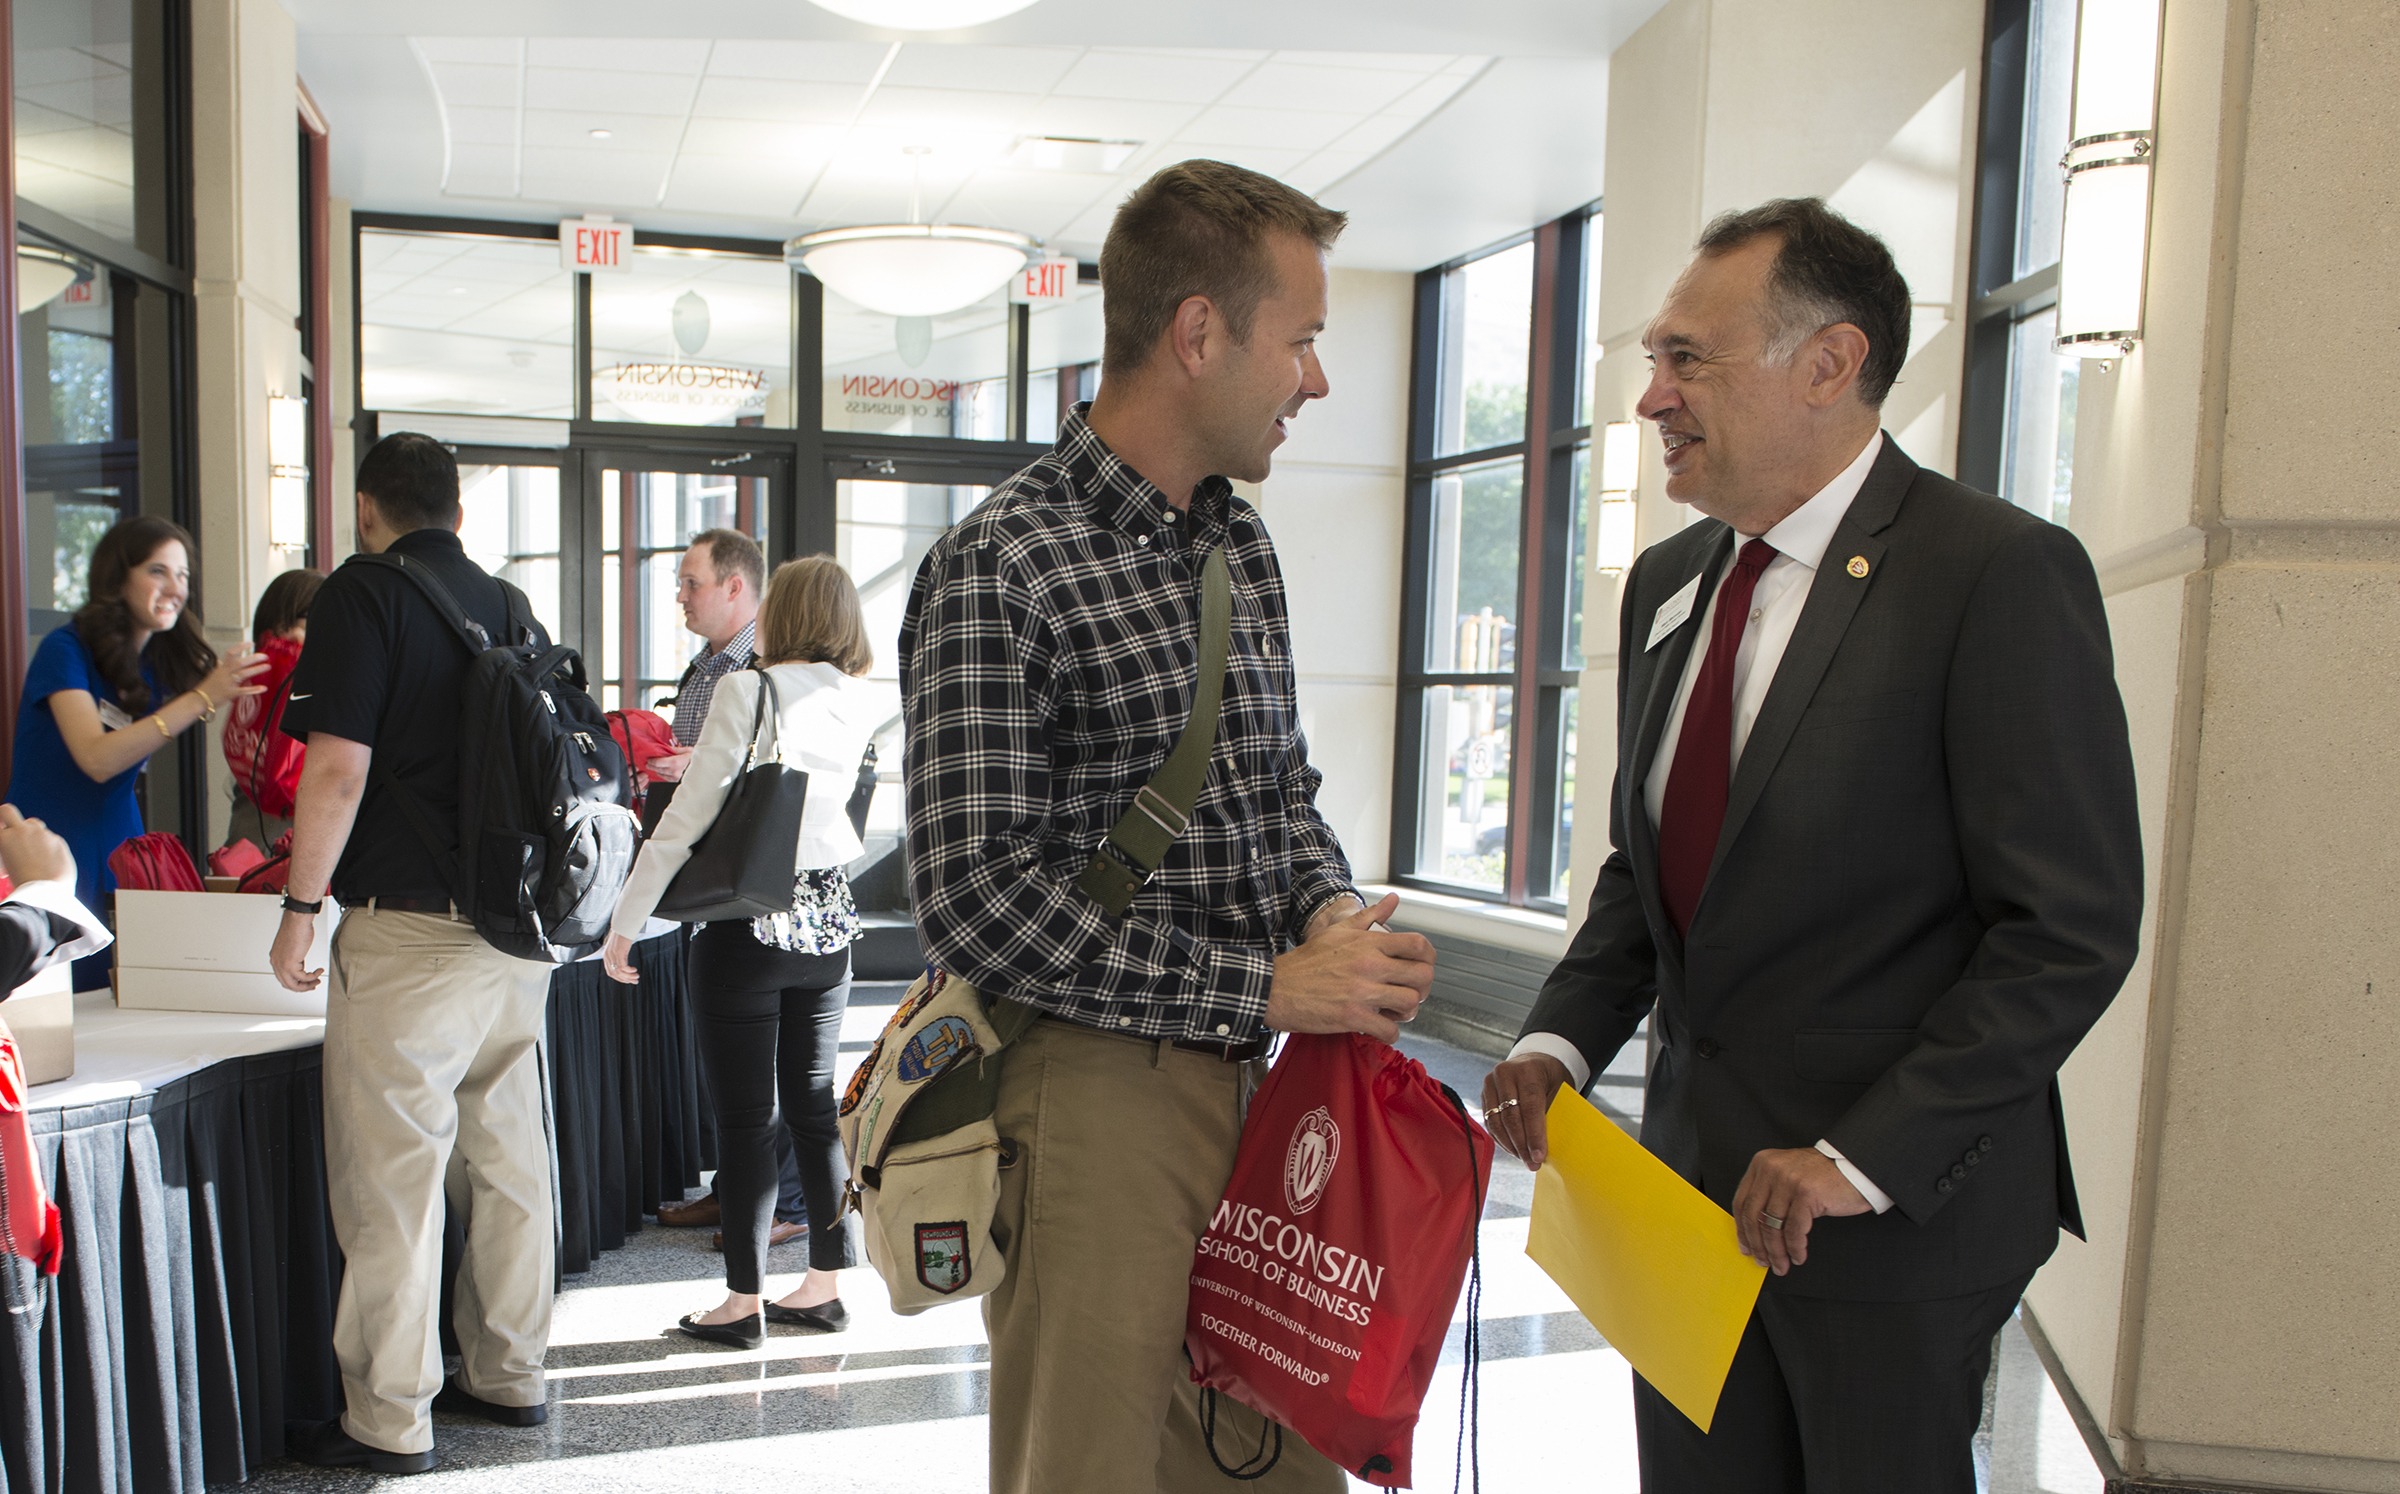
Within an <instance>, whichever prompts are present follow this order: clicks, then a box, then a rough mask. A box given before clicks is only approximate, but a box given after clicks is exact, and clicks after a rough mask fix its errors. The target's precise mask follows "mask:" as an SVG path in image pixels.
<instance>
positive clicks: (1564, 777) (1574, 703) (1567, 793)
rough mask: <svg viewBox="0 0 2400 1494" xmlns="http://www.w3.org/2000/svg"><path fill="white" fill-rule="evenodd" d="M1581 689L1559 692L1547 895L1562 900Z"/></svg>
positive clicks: (1570, 835) (1571, 819)
mask: <svg viewBox="0 0 2400 1494" xmlns="http://www.w3.org/2000/svg"><path fill="white" fill-rule="evenodd" d="M1582 703H1583V692H1582V691H1581V690H1579V689H1577V688H1576V687H1575V686H1573V685H1569V686H1568V687H1567V688H1566V689H1564V690H1561V691H1560V692H1559V695H1558V825H1557V828H1556V830H1555V832H1554V838H1553V839H1552V841H1551V843H1550V844H1551V851H1550V865H1551V867H1552V869H1553V875H1552V877H1551V880H1550V895H1551V896H1552V897H1554V898H1557V899H1559V900H1560V901H1561V902H1564V901H1565V900H1566V897H1567V894H1568V891H1569V888H1568V885H1567V884H1568V881H1569V880H1570V879H1569V877H1568V869H1567V862H1568V857H1569V853H1570V852H1571V850H1572V849H1573V845H1574V840H1575V717H1576V713H1577V712H1578V711H1579V710H1580V709H1581V708H1582Z"/></svg>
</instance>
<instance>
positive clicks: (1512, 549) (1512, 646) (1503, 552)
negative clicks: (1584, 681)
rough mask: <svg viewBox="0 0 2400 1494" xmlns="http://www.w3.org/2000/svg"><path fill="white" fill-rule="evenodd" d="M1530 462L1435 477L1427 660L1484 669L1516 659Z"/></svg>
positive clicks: (1437, 668)
mask: <svg viewBox="0 0 2400 1494" xmlns="http://www.w3.org/2000/svg"><path fill="white" fill-rule="evenodd" d="M1524 496H1525V470H1524V467H1523V466H1522V465H1521V464H1519V463H1518V462H1516V461H1513V460H1510V461H1499V462H1487V463H1484V464H1483V465H1481V466H1476V467H1465V468H1461V469H1460V470H1458V471H1456V472H1445V473H1443V474H1442V475H1441V476H1439V477H1436V478H1435V479H1434V480H1433V535H1432V540H1433V543H1432V564H1433V571H1432V574H1431V575H1430V576H1429V577H1428V578H1427V580H1428V583H1429V584H1428V586H1427V602H1428V606H1427V607H1426V612H1425V615H1426V630H1427V631H1426V636H1425V667H1426V668H1427V669H1428V670H1431V671H1433V672H1435V673H1438V674H1452V673H1466V674H1486V673H1491V672H1493V671H1496V670H1504V669H1508V668H1511V667H1513V666H1514V664H1515V660H1516V636H1517V628H1516V623H1515V621H1514V618H1515V614H1516V610H1517V552H1518V542H1517V530H1518V522H1519V520H1520V518H1521V517H1522V514H1523V505H1524Z"/></svg>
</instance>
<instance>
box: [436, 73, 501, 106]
mask: <svg viewBox="0 0 2400 1494" xmlns="http://www.w3.org/2000/svg"><path fill="white" fill-rule="evenodd" d="M522 76H523V74H522V73H521V72H520V71H519V69H518V68H517V65H516V64H515V63H513V62H512V63H509V64H507V65H506V66H497V65H492V64H486V63H480V62H437V63H434V64H433V86H434V87H435V88H437V89H439V90H440V91H441V95H442V104H443V106H444V107H445V108H458V107H467V108H497V109H513V108H515V107H516V106H517V86H518V83H519V80H520V79H521V78H522Z"/></svg>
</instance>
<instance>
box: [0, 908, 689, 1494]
mask: <svg viewBox="0 0 2400 1494" xmlns="http://www.w3.org/2000/svg"><path fill="white" fill-rule="evenodd" d="M682 937H683V936H682V935H681V934H680V933H678V934H669V935H665V936H662V937H660V938H658V939H653V940H650V941H648V942H646V943H644V944H641V945H639V946H637V947H636V949H635V961H636V964H637V965H638V967H639V968H640V970H641V972H642V983H641V984H640V985H639V986H635V987H626V986H619V985H617V984H616V983H615V982H613V981H610V980H608V979H607V977H606V976H605V975H604V974H603V973H602V971H601V969H600V966H599V963H598V962H597V961H587V962H584V963H582V964H577V965H571V966H567V967H565V968H563V969H561V970H560V971H559V972H558V973H557V974H556V975H555V976H554V977H553V978H552V982H551V992H550V1009H549V1021H548V1030H547V1033H546V1036H545V1039H544V1047H545V1050H546V1055H547V1057H548V1060H549V1064H548V1075H547V1081H548V1096H549V1099H550V1109H551V1114H552V1117H553V1119H552V1125H551V1137H552V1150H553V1155H554V1158H555V1164H556V1168H557V1173H556V1177H557V1184H558V1186H557V1188H556V1189H555V1193H556V1197H557V1201H558V1210H559V1268H560V1270H561V1271H562V1272H580V1271H583V1270H587V1269H589V1267H590V1265H591V1263H592V1260H593V1258H594V1256H595V1254H596V1253H597V1252H599V1251H603V1250H610V1249H614V1248H616V1247H617V1246H619V1245H622V1244H623V1243H624V1241H625V1237H626V1235H627V1234H628V1233H630V1232H632V1231H634V1230H636V1229H639V1228H640V1225H641V1216H642V1215H643V1214H645V1213H650V1212H654V1211H655V1210H656V1208H657V1205H658V1203H659V1201H660V1200H661V1199H662V1198H680V1197H682V1196H683V1193H684V1192H685V1190H686V1189H688V1188H689V1187H690V1186H691V1185H693V1184H694V1183H696V1182H698V1181H699V1175H700V1173H701V1171H702V1170H703V1169H705V1168H707V1167H711V1166H713V1165H714V1155H713V1154H714V1150H715V1135H714V1128H713V1126H711V1125H710V1124H709V1122H708V1119H707V1116H706V1107H705V1106H704V1105H703V1104H702V1103H701V1101H700V1097H699V1085H698V1080H697V1075H696V1072H695V1068H694V1065H695V1059H694V1056H693V1047H692V1043H691V1039H690V1035H689V1034H690V1028H689V1018H688V1014H687V1009H686V1002H685V993H684V978H683V957H682ZM322 1060H323V1050H322V1049H321V1048H314V1047H312V1048H305V1049H295V1050H292V1051H289V1052H283V1053H272V1054H265V1055H262V1056H259V1057H255V1058H237V1059H229V1060H227V1061H225V1062H223V1063H218V1064H214V1065H212V1066H210V1067H208V1068H206V1069H202V1070H200V1071H199V1072H197V1073H194V1074H190V1075H187V1076H185V1077H184V1078H181V1079H178V1080H176V1081H174V1082H173V1083H170V1084H167V1085H164V1086H162V1087H160V1088H159V1089H157V1090H156V1091H153V1092H152V1093H150V1094H146V1095H140V1096H137V1097H135V1098H133V1099H129V1100H113V1101H108V1102H105V1103H102V1104H96V1105H84V1106H77V1107H73V1108H69V1109H54V1110H44V1111H38V1112H36V1113H35V1114H34V1116H33V1118H32V1119H33V1132H34V1144H35V1148H36V1150H37V1151H38V1152H39V1153H40V1155H41V1159H42V1165H43V1168H44V1169H45V1171H46V1172H47V1174H48V1177H49V1183H50V1188H51V1194H52V1197H53V1198H54V1199H55V1200H56V1201H57V1203H58V1207H59V1213H60V1215H61V1223H62V1226H63V1229H64V1233H65V1238H66V1261H65V1264H64V1266H63V1267H62V1268H61V1270H60V1272H59V1275H58V1277H57V1279H56V1280H55V1281H52V1282H49V1283H47V1284H38V1283H37V1282H36V1279H35V1276H34V1273H33V1271H32V1270H31V1268H29V1267H28V1266H26V1265H25V1264H24V1263H23V1262H21V1261H15V1260H9V1261H8V1262H7V1263H6V1264H4V1265H0V1277H5V1280H4V1281H0V1305H5V1306H6V1308H7V1309H8V1316H7V1319H6V1325H5V1327H0V1494H30V1491H39V1494H84V1491H138V1494H148V1491H152V1490H175V1491H188V1494H199V1491H200V1490H201V1489H202V1487H203V1485H204V1484H217V1483H232V1482H237V1481H240V1480H243V1479H246V1478H248V1477H249V1476H250V1474H251V1473H252V1472H254V1471H256V1470H257V1469H259V1468H260V1467H262V1466H263V1465H265V1464H267V1463H270V1462H273V1461H274V1460H275V1459H277V1458H279V1457H281V1456H282V1453H283V1424H284V1422H285V1421H286V1420H319V1419H322V1418H325V1417H329V1416H333V1415H336V1414H337V1413H339V1412H340V1410H341V1409H342V1392H341V1379H340V1375H339V1373H338V1371H337V1369H336V1367H335V1364H334V1359H333V1346H332V1345H333V1304H334V1298H335V1293H336V1291H337V1290H338V1289H339V1287H340V1284H341V1271H342V1266H341V1252H340V1250H339V1249H338V1247H336V1245H335V1244H334V1239H333V1224H332V1220H331V1217H330V1216H329V1215H328V1213H327V1211H326V1202H325V1133H324V1096H323V1090H322V1082H321V1074H322ZM444 1316H445V1319H446V1318H447V1314H445V1315H444Z"/></svg>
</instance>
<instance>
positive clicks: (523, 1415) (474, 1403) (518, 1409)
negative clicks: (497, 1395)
mask: <svg viewBox="0 0 2400 1494" xmlns="http://www.w3.org/2000/svg"><path fill="white" fill-rule="evenodd" d="M433 1409H434V1410H436V1411H446V1412H449V1413H450V1414H451V1415H454V1416H480V1417H482V1418H483V1419H484V1420H485V1421H488V1422H490V1423H492V1424H493V1425H494V1426H502V1427H538V1426H540V1425H541V1424H542V1423H543V1422H546V1421H548V1420H549V1419H550V1407H549V1406H548V1405H547V1404H542V1403H536V1404H534V1405H531V1406H503V1405H501V1404H500V1403H499V1402H498V1401H487V1400H485V1399H484V1398H483V1397H482V1396H479V1395H477V1394H475V1393H474V1392H473V1391H471V1390H469V1389H467V1387H466V1386H464V1385H462V1384H460V1383H459V1379H458V1376H456V1375H452V1376H450V1377H449V1378H448V1379H446V1380H444V1381H443V1382H442V1388H441V1390H440V1391H439V1392H438V1393H437V1394H436V1395H435V1396H434V1398H433Z"/></svg>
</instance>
